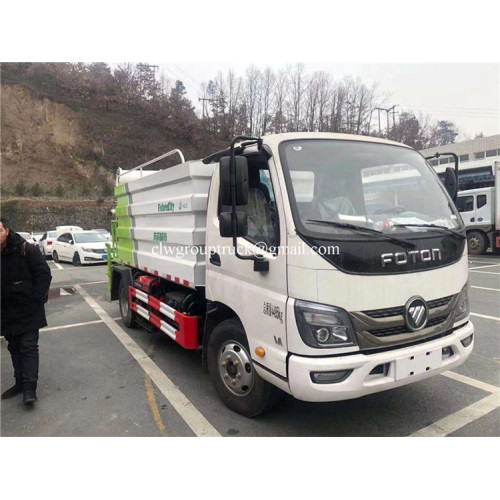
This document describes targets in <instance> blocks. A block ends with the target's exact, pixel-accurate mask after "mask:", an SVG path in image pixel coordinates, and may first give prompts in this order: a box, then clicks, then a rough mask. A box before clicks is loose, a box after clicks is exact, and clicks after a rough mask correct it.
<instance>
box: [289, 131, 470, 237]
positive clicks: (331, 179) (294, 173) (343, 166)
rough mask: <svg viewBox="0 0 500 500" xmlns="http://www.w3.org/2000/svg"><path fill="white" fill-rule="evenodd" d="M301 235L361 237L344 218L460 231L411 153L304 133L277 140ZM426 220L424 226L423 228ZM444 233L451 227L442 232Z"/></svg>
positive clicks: (374, 225) (414, 230)
mask: <svg viewBox="0 0 500 500" xmlns="http://www.w3.org/2000/svg"><path fill="white" fill-rule="evenodd" d="M280 159H281V163H282V165H283V170H284V174H285V179H286V183H287V189H288V193H289V196H290V203H291V207H292V212H293V215H294V220H295V224H296V225H297V229H298V231H299V233H303V234H306V235H310V236H316V237H322V238H328V235H332V236H335V237H341V238H342V237H344V236H345V237H347V236H348V237H349V238H355V239H367V235H366V233H364V234H363V231H357V232H355V231H353V230H352V229H349V228H347V227H343V225H342V224H321V223H318V222H319V221H325V222H328V221H331V222H340V223H347V224H351V225H356V226H363V227H366V228H370V229H374V230H377V231H380V232H384V233H386V234H388V235H395V234H399V235H401V236H404V237H405V238H408V237H411V236H412V235H415V236H417V235H418V236H422V234H421V233H422V232H426V233H427V232H429V234H430V231H431V226H434V230H432V235H433V236H435V235H436V226H442V229H443V230H444V231H443V232H444V233H445V232H447V231H446V229H451V230H453V231H457V230H458V231H460V230H461V229H463V223H462V220H461V218H460V216H459V214H458V212H457V210H456V208H455V206H454V204H453V202H452V200H451V198H450V197H449V195H448V193H447V192H446V190H445V188H444V186H443V185H442V183H441V181H440V180H439V177H438V176H437V175H436V174H435V173H434V172H433V171H432V169H431V167H429V166H428V164H427V163H426V161H425V160H424V158H423V157H422V156H420V155H419V154H418V153H417V152H416V151H414V150H412V149H409V148H405V147H402V146H393V145H388V144H376V143H371V142H363V141H350V140H347V141H346V140H329V139H304V140H294V141H286V142H283V143H282V144H281V145H280ZM426 226H429V227H428V228H427V227H426ZM448 233H449V232H448Z"/></svg>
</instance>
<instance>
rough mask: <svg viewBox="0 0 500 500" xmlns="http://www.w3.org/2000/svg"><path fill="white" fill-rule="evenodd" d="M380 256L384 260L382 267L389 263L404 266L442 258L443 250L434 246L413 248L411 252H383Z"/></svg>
mask: <svg viewBox="0 0 500 500" xmlns="http://www.w3.org/2000/svg"><path fill="white" fill-rule="evenodd" d="M380 258H381V260H382V267H385V266H386V265H387V264H396V265H397V266H404V265H406V264H408V263H413V264H416V263H417V262H431V261H433V260H441V250H439V248H432V249H425V250H412V251H411V252H396V253H383V254H382V255H381V256H380Z"/></svg>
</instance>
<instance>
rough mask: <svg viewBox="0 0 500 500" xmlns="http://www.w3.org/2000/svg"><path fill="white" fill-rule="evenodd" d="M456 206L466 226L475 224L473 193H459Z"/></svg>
mask: <svg viewBox="0 0 500 500" xmlns="http://www.w3.org/2000/svg"><path fill="white" fill-rule="evenodd" d="M457 208H458V211H459V212H460V215H461V216H462V219H463V221H464V223H465V225H466V226H470V225H473V224H475V220H476V212H475V210H474V195H472V194H468V195H461V196H459V197H458V198H457Z"/></svg>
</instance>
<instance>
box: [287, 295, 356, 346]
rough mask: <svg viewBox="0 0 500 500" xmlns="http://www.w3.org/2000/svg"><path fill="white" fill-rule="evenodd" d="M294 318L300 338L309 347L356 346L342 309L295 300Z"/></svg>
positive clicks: (349, 324) (350, 325) (352, 331)
mask: <svg viewBox="0 0 500 500" xmlns="http://www.w3.org/2000/svg"><path fill="white" fill-rule="evenodd" d="M295 318H296V320H297V326H298V329H299V333H300V336H301V337H302V340H303V341H304V342H305V344H307V345H308V346H309V347H315V348H331V347H347V346H351V345H356V341H355V338H354V329H353V327H352V324H351V320H350V319H349V315H348V314H347V312H346V311H344V309H340V308H338V307H333V306H325V305H323V304H316V303H314V302H306V301H304V300H296V301H295Z"/></svg>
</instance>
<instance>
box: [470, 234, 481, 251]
mask: <svg viewBox="0 0 500 500" xmlns="http://www.w3.org/2000/svg"><path fill="white" fill-rule="evenodd" d="M479 245H480V242H479V238H477V237H476V236H473V237H472V238H469V248H470V249H471V250H477V249H478V248H479Z"/></svg>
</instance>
